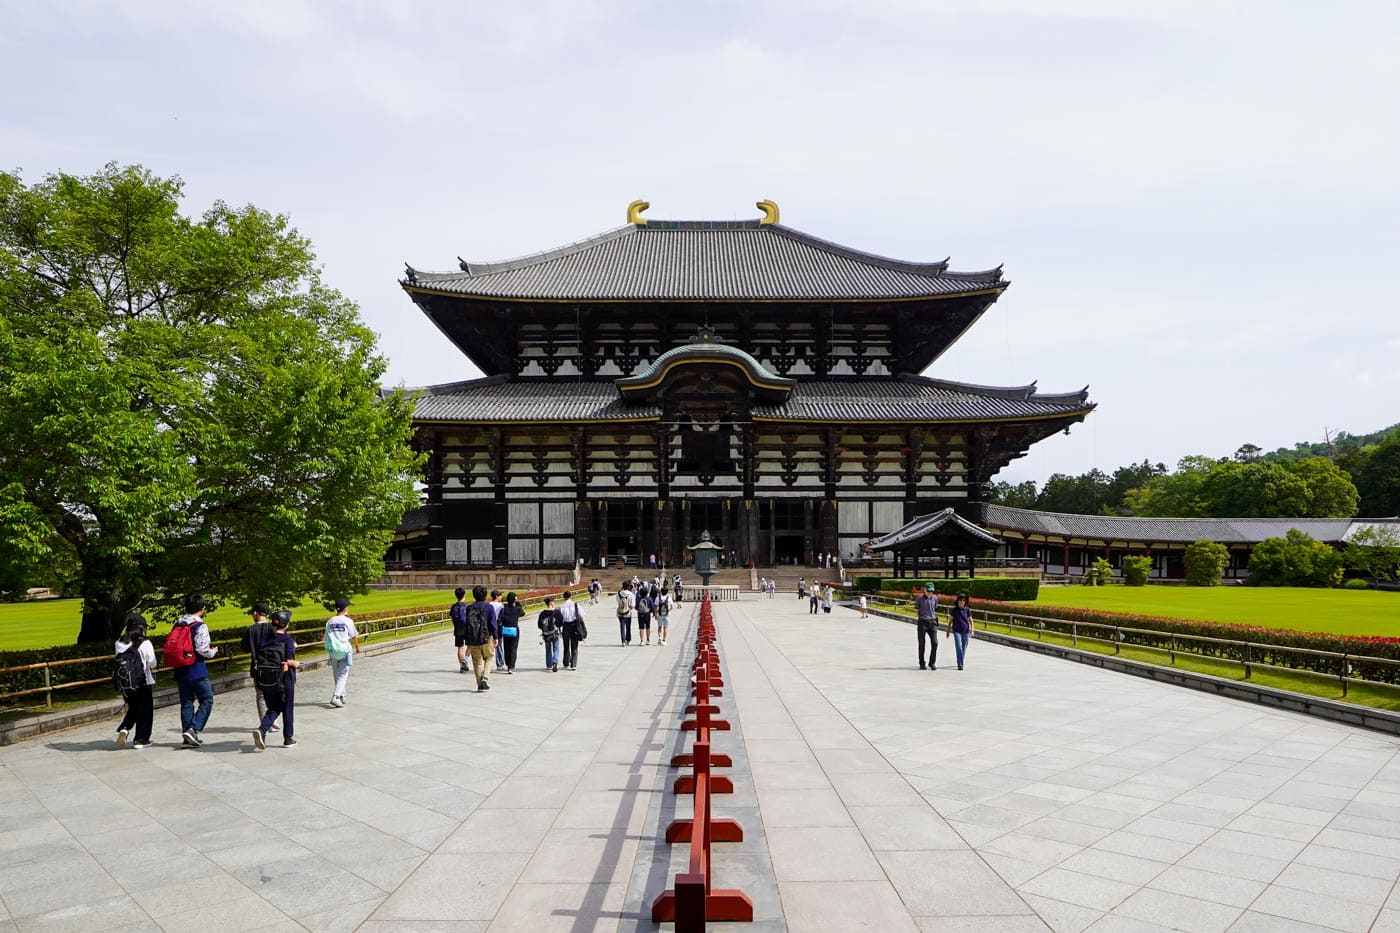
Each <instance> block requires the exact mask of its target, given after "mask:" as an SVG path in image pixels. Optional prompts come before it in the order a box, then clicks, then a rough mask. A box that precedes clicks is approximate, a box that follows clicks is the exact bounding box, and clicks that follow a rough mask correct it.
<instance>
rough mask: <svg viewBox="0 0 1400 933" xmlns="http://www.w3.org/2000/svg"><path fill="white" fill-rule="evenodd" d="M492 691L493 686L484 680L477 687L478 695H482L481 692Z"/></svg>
mask: <svg viewBox="0 0 1400 933" xmlns="http://www.w3.org/2000/svg"><path fill="white" fill-rule="evenodd" d="M490 689H491V685H490V684H488V683H487V682H486V681H484V680H483V681H480V682H478V683H477V685H476V692H477V693H480V692H482V691H483V690H490Z"/></svg>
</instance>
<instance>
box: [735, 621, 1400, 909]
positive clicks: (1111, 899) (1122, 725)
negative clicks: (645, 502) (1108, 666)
mask: <svg viewBox="0 0 1400 933" xmlns="http://www.w3.org/2000/svg"><path fill="white" fill-rule="evenodd" d="M776 602H777V603H778V608H776V609H774V608H771V607H770V606H769V605H767V604H765V603H764V602H762V601H754V602H751V603H746V604H744V605H743V607H742V608H741V609H740V610H739V611H738V612H737V613H736V614H735V615H736V616H737V618H735V619H734V621H733V622H732V623H731V625H729V626H727V627H726V626H725V625H724V620H723V619H722V620H721V622H720V629H721V632H723V633H726V634H729V636H730V638H729V643H730V653H731V655H737V654H739V652H737V651H736V650H735V648H734V646H733V643H734V642H735V641H736V637H737V640H742V641H743V642H745V643H746V644H747V646H748V648H749V654H750V656H751V657H752V658H753V659H754V662H755V663H756V664H757V665H758V666H761V667H763V668H764V671H765V673H766V674H767V681H768V684H769V685H770V687H771V690H772V696H773V697H774V698H776V699H777V700H778V701H779V702H780V703H781V704H782V705H783V706H784V707H786V709H787V710H788V711H789V713H790V718H791V721H792V724H793V725H794V726H795V727H796V728H797V730H798V731H799V732H800V733H801V734H802V738H801V740H800V741H794V740H793V739H792V736H791V733H790V731H789V730H788V729H781V730H779V731H780V732H781V736H780V737H781V738H785V739H786V741H785V742H784V743H783V744H784V745H785V747H786V748H787V749H788V751H786V752H780V753H779V754H780V755H783V756H784V757H787V758H790V759H791V760H793V761H794V762H797V763H799V764H800V765H801V768H800V769H799V770H796V771H794V772H792V774H791V775H790V774H786V773H784V774H775V775H773V776H772V777H771V778H770V777H769V776H768V775H766V774H765V772H764V771H763V770H762V769H761V768H760V766H758V765H756V766H755V767H756V768H759V771H758V773H757V775H756V779H757V781H758V786H759V800H760V805H761V807H762V810H763V816H764V819H765V822H767V821H768V819H769V801H770V799H774V800H777V801H778V802H779V803H780V809H779V811H778V812H779V813H780V814H782V813H784V809H782V808H781V804H782V803H783V802H784V801H783V795H782V791H781V790H779V788H780V787H781V784H773V783H772V781H779V782H781V781H784V780H799V781H800V780H804V779H810V780H811V786H812V793H813V795H814V796H813V797H812V798H811V799H812V800H813V801H821V803H822V806H823V809H824V811H825V816H823V817H822V818H821V819H822V820H824V821H825V822H826V823H827V824H838V823H839V824H842V825H854V826H855V827H856V828H857V829H859V831H860V835H861V837H862V839H863V841H864V843H865V845H866V847H868V849H869V852H870V854H872V855H873V856H874V857H875V858H876V859H877V860H878V862H879V864H880V867H881V868H882V869H883V872H884V880H885V882H887V883H888V884H890V885H893V886H894V888H895V889H896V891H897V892H898V894H899V897H900V900H901V901H902V903H903V906H904V908H905V910H906V911H907V913H908V914H909V916H910V917H912V919H913V920H914V921H915V922H917V923H919V924H920V926H922V927H923V928H924V929H939V930H948V929H998V930H1000V929H1008V930H1015V929H1043V928H1044V927H1043V926H1041V925H1042V924H1043V925H1044V926H1048V927H1049V928H1051V929H1053V930H1056V931H1061V930H1063V931H1079V930H1085V929H1092V930H1160V929H1182V930H1227V929H1228V930H1280V931H1283V930H1304V929H1314V930H1321V929H1334V930H1359V931H1364V930H1368V929H1370V930H1389V929H1400V912H1397V911H1400V894H1397V893H1396V880H1397V877H1400V761H1397V758H1396V750H1397V747H1400V743H1397V742H1396V740H1394V739H1391V738H1388V737H1385V736H1381V735H1378V734H1375V733H1370V732H1366V731H1363V730H1360V729H1355V728H1352V727H1348V726H1341V725H1334V724H1331V723H1326V722H1322V721H1319V720H1314V719H1311V718H1308V717H1305V716H1301V715H1296V714H1292V713H1286V712H1279V711H1272V710H1267V709H1264V708H1261V707H1256V706H1252V705H1248V704H1244V703H1239V702H1236V701H1231V700H1224V699H1218V698H1214V697H1210V696H1208V695H1205V694H1203V693H1199V692H1195V691H1190V690H1184V689H1180V688H1174V687H1171V686H1168V685H1164V684H1156V683H1151V682H1147V681H1141V680H1138V679H1136V678H1133V677H1130V676H1126V675H1122V674H1115V673H1112V672H1106V671H1098V670H1093V669H1087V668H1085V667H1084V666H1082V665H1078V664H1074V663H1072V662H1067V661H1059V660H1054V659H1049V658H1045V657H1041V656H1038V655H1034V654H1031V653H1029V652H1021V651H1017V650H1016V649H1014V648H1005V647H999V646H994V645H989V644H985V643H977V642H974V643H973V644H972V646H971V648H970V651H969V659H968V665H967V669H966V670H964V671H958V670H956V666H955V664H954V663H953V662H954V659H953V657H952V651H951V647H952V646H951V642H949V641H946V640H940V649H941V650H940V660H941V661H942V662H943V663H942V664H941V665H940V666H939V669H938V670H937V671H920V670H918V668H917V662H916V636H915V632H914V629H913V627H912V626H911V625H908V624H907V623H901V622H895V621H890V620H884V619H873V618H872V619H868V620H864V621H862V620H859V619H857V618H856V617H855V614H854V613H852V612H849V611H847V612H842V611H841V610H839V609H838V610H836V611H835V613H834V614H833V615H831V616H825V615H823V616H817V617H812V616H808V615H807V614H806V607H805V603H799V601H798V600H795V599H791V598H789V599H787V600H777V601H776ZM736 681H738V682H739V683H740V685H741V686H740V694H739V702H740V704H741V714H742V715H743V716H744V718H745V719H747V718H748V716H749V708H748V706H747V705H746V704H747V702H748V701H747V698H746V697H745V695H744V693H743V691H744V690H746V689H747V684H748V683H750V679H749V678H748V677H744V676H736ZM760 689H762V688H760ZM755 699H758V697H756V698H755ZM746 728H747V729H748V730H749V733H750V735H752V734H753V730H754V729H755V728H756V726H755V725H754V724H753V723H749V724H748V725H747V726H746ZM774 734H775V735H777V734H778V733H774ZM865 743H868V746H869V749H868V750H867V749H866V748H864V747H862V746H863V745H864V744H865ZM804 745H805V747H806V748H805V751H806V753H807V754H804V749H803V746H804ZM751 755H753V756H754V757H755V760H758V754H757V753H756V752H755V751H754V750H751ZM808 755H810V757H808ZM813 759H814V760H815V766H813V764H812V761H813ZM794 775H796V776H794ZM804 775H805V778H804V777H803V776H804ZM823 775H824V776H825V783H826V784H828V785H829V787H827V786H823V782H822V780H821V777H822V776H823ZM765 781H767V782H768V783H767V784H765ZM768 787H772V788H773V791H772V793H775V794H777V796H776V797H771V796H770V795H769V793H768V791H767V788H768ZM833 791H834V794H835V797H836V798H839V800H833V798H832V792H833ZM913 794H917V796H918V797H919V798H920V799H921V800H922V801H923V802H924V804H925V805H926V806H925V807H924V808H923V809H920V807H919V806H918V804H917V803H916V802H915V801H914V800H913V798H912V796H911V795H913ZM787 818H790V817H787ZM815 821H816V819H815V818H809V822H815ZM769 827H770V828H769V832H770V834H772V835H774V836H776V835H777V834H778V830H776V829H774V828H772V825H771V824H769ZM793 832H811V833H812V834H813V835H812V836H811V837H810V840H809V841H810V844H811V845H812V846H821V845H826V846H830V847H832V851H833V853H834V852H835V847H838V846H839V847H840V852H841V857H842V858H849V859H851V860H852V861H851V867H852V869H853V871H856V872H862V873H864V872H869V870H870V869H869V862H868V861H866V860H865V859H864V856H863V853H861V852H860V849H861V847H860V845H859V843H858V842H857V840H856V839H855V838H853V837H851V836H849V835H848V836H845V837H841V836H840V835H839V832H837V831H833V830H824V831H823V830H815V829H814V830H793ZM822 832H825V833H827V834H829V835H821V833H822ZM774 860H775V863H776V864H777V867H778V879H779V884H780V887H782V888H783V891H784V899H783V906H784V910H785V912H786V915H787V917H788V920H789V923H791V924H793V925H794V926H796V923H795V918H796V917H799V916H800V913H799V909H798V908H797V907H796V906H795V905H790V904H789V902H788V897H787V894H788V890H789V889H788V887H787V886H788V885H789V883H791V884H796V883H798V879H800V878H801V877H802V875H801V872H803V871H808V870H812V869H811V868H810V866H809V863H810V860H806V861H801V862H789V861H787V860H786V859H784V858H781V857H780V850H779V849H778V848H777V847H775V848H774ZM818 870H819V869H818ZM862 883H864V884H875V885H879V884H881V881H880V880H874V881H869V880H867V881H864V882H862ZM881 903H884V901H883V900H882V901H881ZM1018 905H1019V909H1018ZM890 925H891V927H892V928H899V926H898V925H897V924H895V923H894V922H893V921H891V924H890ZM906 926H907V924H906Z"/></svg>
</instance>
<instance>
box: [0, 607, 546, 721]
mask: <svg viewBox="0 0 1400 933" xmlns="http://www.w3.org/2000/svg"><path fill="white" fill-rule="evenodd" d="M521 605H522V606H524V607H525V608H526V609H527V610H529V609H533V608H538V607H541V606H543V605H544V599H543V597H542V596H541V597H532V598H530V599H526V600H523V601H522V602H521ZM450 622H451V619H450V618H449V617H448V607H446V606H444V607H441V608H425V609H409V610H404V611H402V612H395V613H391V614H387V615H384V616H381V617H378V618H372V619H365V620H357V621H356V623H355V627H356V629H358V630H359V632H360V635H361V637H362V638H375V639H380V640H394V639H398V638H404V637H407V636H408V635H412V634H416V633H420V632H424V631H427V630H428V629H430V628H432V627H433V626H445V625H448V624H450ZM324 633H325V629H324V627H321V626H317V627H316V628H297V629H290V630H289V634H291V636H292V637H293V639H294V640H295V641H296V644H297V650H298V651H302V650H304V649H306V650H311V649H319V648H320V647H321V645H322V639H323V637H324ZM386 635H387V636H388V637H387V638H383V637H382V636H386ZM210 644H211V646H212V647H215V648H217V649H218V654H217V655H216V656H215V657H213V658H211V659H207V660H206V661H205V665H206V666H207V667H209V668H210V673H211V674H229V673H235V672H237V671H238V670H239V669H241V668H242V669H246V667H247V666H248V664H249V663H250V656H249V653H248V652H247V651H244V650H243V646H242V645H241V644H240V643H239V641H238V640H236V639H227V638H224V639H219V640H216V641H211V642H210ZM156 658H157V660H159V658H160V649H159V648H156ZM114 660H115V658H114V655H113V654H102V655H93V656H91V657H84V658H61V659H56V660H53V661H40V662H37V663H34V664H19V665H14V666H10V667H0V682H4V683H10V682H15V681H18V682H20V683H24V682H33V686H29V687H22V688H21V689H17V690H9V691H8V692H4V693H0V710H4V709H16V708H25V707H29V706H32V705H37V701H35V702H34V703H15V702H13V701H16V700H21V699H23V698H25V697H39V696H42V697H43V705H44V706H45V707H52V706H53V704H54V699H55V696H57V697H58V698H59V699H65V698H66V697H68V696H75V694H74V693H72V692H71V691H81V690H85V689H91V688H96V687H99V686H111V684H112V667H113V663H114ZM96 670H101V671H103V673H102V675H101V676H91V675H92V674H94V673H95V672H96ZM74 673H76V676H74ZM173 679H174V678H173V674H172V672H171V671H170V669H169V668H164V667H163V668H160V669H158V670H157V671H156V687H157V688H159V687H161V686H163V685H164V686H169V683H167V682H173Z"/></svg>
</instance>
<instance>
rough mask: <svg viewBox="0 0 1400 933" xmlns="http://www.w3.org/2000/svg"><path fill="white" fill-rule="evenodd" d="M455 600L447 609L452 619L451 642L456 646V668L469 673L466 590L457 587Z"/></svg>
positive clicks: (470, 668) (470, 666)
mask: <svg viewBox="0 0 1400 933" xmlns="http://www.w3.org/2000/svg"><path fill="white" fill-rule="evenodd" d="M453 595H455V596H456V597H457V601H456V602H455V603H453V604H452V607H451V608H450V609H448V610H447V614H448V616H450V617H451V619H452V643H453V644H454V645H456V647H457V670H458V671H459V672H461V673H463V674H470V673H471V670H472V665H471V660H470V659H469V658H468V657H467V591H466V590H465V589H463V588H462V587H460V586H459V587H457V589H456V590H455V591H454V594H453Z"/></svg>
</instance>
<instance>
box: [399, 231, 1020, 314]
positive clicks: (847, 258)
mask: <svg viewBox="0 0 1400 933" xmlns="http://www.w3.org/2000/svg"><path fill="white" fill-rule="evenodd" d="M1008 284H1009V283H1008V282H1007V281H1005V280H1004V279H1003V278H1002V274H1001V269H1000V267H998V268H996V269H991V270H988V271H985V272H951V271H949V270H948V263H947V261H946V260H944V261H942V262H930V263H917V262H903V261H901V260H896V259H887V258H885V257H883V256H876V255H874V254H872V253H865V252H861V251H859V250H854V249H850V248H849V247H845V246H840V245H838V244H835V243H830V242H828V241H826V240H823V239H820V238H818V237H814V236H811V235H810V234H806V233H802V232H801V231H799V230H793V229H792V228H790V227H784V226H782V225H781V224H777V223H763V222H761V221H758V220H738V221H675V220H670V221H668V220H653V221H648V222H646V223H642V224H627V225H626V226H623V227H618V228H617V229H615V230H610V231H608V232H606V233H602V234H599V235H598V236H594V237H590V238H588V239H586V240H579V241H578V242H576V243H571V244H569V245H568V246H563V247H560V248H558V249H552V250H548V251H545V252H541V253H534V254H532V255H529V256H523V257H521V258H519V259H511V260H507V261H504V262H466V261H463V262H462V263H461V269H460V270H459V271H456V272H421V271H419V270H416V269H413V268H412V267H410V268H409V269H408V273H407V277H406V278H405V279H404V280H403V285H404V287H405V288H408V289H410V290H412V289H415V288H417V289H427V290H432V291H438V292H446V293H449V294H457V295H462V296H464V297H466V296H478V297H488V298H513V299H537V300H580V301H590V300H597V301H606V300H648V299H651V300H656V299H671V300H695V301H728V300H732V301H754V300H770V301H772V300H777V301H782V300H788V301H827V300H837V301H839V300H858V299H908V298H928V297H939V296H945V295H961V294H967V293H969V292H981V291H988V290H993V291H1000V290H1002V289H1004V288H1005V287H1006V286H1007V285H1008Z"/></svg>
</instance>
